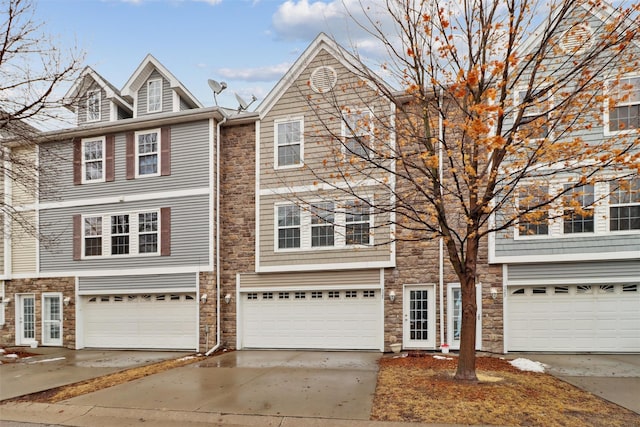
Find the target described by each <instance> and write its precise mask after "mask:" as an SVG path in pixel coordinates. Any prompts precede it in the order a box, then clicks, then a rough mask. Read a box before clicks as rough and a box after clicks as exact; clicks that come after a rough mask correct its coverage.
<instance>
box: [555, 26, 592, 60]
mask: <svg viewBox="0 0 640 427" xmlns="http://www.w3.org/2000/svg"><path fill="white" fill-rule="evenodd" d="M592 39H593V31H591V27H589V25H587V24H575V25H574V26H572V27H571V28H569V29H568V30H567V31H565V33H564V34H563V35H562V37H561V38H560V48H561V49H562V50H563V51H564V52H565V53H567V54H570V55H581V54H583V53H585V52H586V51H587V50H589V48H590V47H591V46H592V44H593V40H592Z"/></svg>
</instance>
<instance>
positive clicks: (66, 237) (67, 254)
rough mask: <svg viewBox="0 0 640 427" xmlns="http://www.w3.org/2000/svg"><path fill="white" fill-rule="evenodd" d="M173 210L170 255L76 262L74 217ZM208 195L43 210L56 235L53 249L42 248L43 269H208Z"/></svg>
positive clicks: (42, 219) (43, 219)
mask: <svg viewBox="0 0 640 427" xmlns="http://www.w3.org/2000/svg"><path fill="white" fill-rule="evenodd" d="M162 207H170V208H171V255H170V256H159V255H158V256H115V257H109V258H103V259H89V260H81V261H74V260H73V224H72V223H73V215H75V214H85V215H86V214H110V213H118V212H131V211H134V212H137V211H141V210H144V209H158V208H162ZM209 218H210V213H209V196H207V195H203V196H191V197H180V198H172V199H158V200H149V201H144V202H135V203H134V202H131V203H115V204H106V205H98V206H84V207H72V208H58V209H46V210H42V211H40V224H41V227H42V230H43V232H45V233H48V234H49V235H51V236H57V241H56V244H55V245H54V246H52V247H50V248H45V247H43V246H42V245H41V247H40V269H41V271H42V272H51V271H71V270H74V271H91V270H100V269H114V270H122V269H127V268H153V267H176V266H196V267H197V266H206V265H208V264H209V262H210V260H209V235H210V230H209Z"/></svg>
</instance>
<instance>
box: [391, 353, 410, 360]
mask: <svg viewBox="0 0 640 427" xmlns="http://www.w3.org/2000/svg"><path fill="white" fill-rule="evenodd" d="M408 356H409V353H400V354H398V355H397V356H393V357H392V359H402V358H403V357H408Z"/></svg>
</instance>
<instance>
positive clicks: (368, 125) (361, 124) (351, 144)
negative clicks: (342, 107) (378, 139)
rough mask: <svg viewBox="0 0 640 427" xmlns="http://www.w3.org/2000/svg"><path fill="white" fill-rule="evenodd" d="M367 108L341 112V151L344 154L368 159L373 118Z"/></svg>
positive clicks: (371, 140) (371, 141) (371, 139)
mask: <svg viewBox="0 0 640 427" xmlns="http://www.w3.org/2000/svg"><path fill="white" fill-rule="evenodd" d="M372 116H373V115H372V113H371V111H369V110H359V111H356V110H346V111H343V112H342V140H343V145H342V152H343V153H344V154H345V155H346V156H349V157H351V156H355V157H360V158H365V159H368V158H369V157H370V156H371V149H372V144H373V120H372Z"/></svg>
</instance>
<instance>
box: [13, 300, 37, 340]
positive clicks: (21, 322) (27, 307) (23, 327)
mask: <svg viewBox="0 0 640 427" xmlns="http://www.w3.org/2000/svg"><path fill="white" fill-rule="evenodd" d="M18 299H19V305H18V307H19V312H18V329H19V330H18V335H17V336H18V343H17V344H29V343H31V342H33V341H35V339H36V299H35V297H34V296H33V295H19V296H18Z"/></svg>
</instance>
